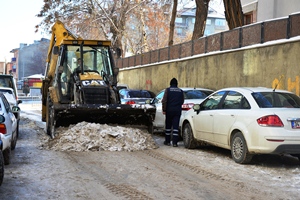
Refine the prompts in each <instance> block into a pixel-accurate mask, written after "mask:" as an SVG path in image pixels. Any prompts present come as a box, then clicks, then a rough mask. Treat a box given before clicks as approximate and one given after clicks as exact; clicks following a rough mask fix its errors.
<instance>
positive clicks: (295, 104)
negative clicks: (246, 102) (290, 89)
mask: <svg viewBox="0 0 300 200" xmlns="http://www.w3.org/2000/svg"><path fill="white" fill-rule="evenodd" d="M252 96H253V98H254V99H255V101H256V103H257V104H258V106H259V107H260V108H300V98H299V97H298V96H297V95H295V94H291V93H283V92H276V91H275V92H255V93H252Z"/></svg>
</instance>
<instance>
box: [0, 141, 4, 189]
mask: <svg viewBox="0 0 300 200" xmlns="http://www.w3.org/2000/svg"><path fill="white" fill-rule="evenodd" d="M2 146H3V142H2V140H1V138H0V186H1V185H2V182H3V178H4V158H3V154H2Z"/></svg>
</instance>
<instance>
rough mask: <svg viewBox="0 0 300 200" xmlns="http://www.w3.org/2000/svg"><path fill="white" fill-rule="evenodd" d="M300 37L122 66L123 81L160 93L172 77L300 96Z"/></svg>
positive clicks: (193, 82)
mask: <svg viewBox="0 0 300 200" xmlns="http://www.w3.org/2000/svg"><path fill="white" fill-rule="evenodd" d="M299 52H300V40H299V39H298V40H297V39H294V40H286V42H283V43H270V44H267V43H265V44H262V45H256V46H253V47H249V48H244V49H239V50H230V51H226V52H215V53H209V54H203V55H200V56H198V57H192V58H188V59H185V60H177V61H172V62H166V63H157V64H155V65H147V66H136V67H130V68H127V69H120V74H119V82H120V83H126V84H128V85H129V87H130V88H136V89H149V90H152V91H153V92H155V93H157V92H159V91H160V90H162V89H164V88H166V87H168V86H169V82H170V80H171V78H173V77H175V78H177V79H178V82H179V87H204V88H210V89H213V90H218V89H221V88H224V87H234V86H249V87H252V86H254V87H256V86H261V87H272V88H274V87H275V85H276V84H277V83H279V84H278V87H277V88H278V89H279V88H280V89H286V90H289V91H292V92H294V93H296V94H297V95H300V66H299V65H300V56H299Z"/></svg>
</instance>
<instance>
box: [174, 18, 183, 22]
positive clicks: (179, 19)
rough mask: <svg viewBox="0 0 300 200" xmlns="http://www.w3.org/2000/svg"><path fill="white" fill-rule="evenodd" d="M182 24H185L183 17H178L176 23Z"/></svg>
mask: <svg viewBox="0 0 300 200" xmlns="http://www.w3.org/2000/svg"><path fill="white" fill-rule="evenodd" d="M182 22H183V20H182V18H181V17H176V19H175V23H182Z"/></svg>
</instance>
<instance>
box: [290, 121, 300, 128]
mask: <svg viewBox="0 0 300 200" xmlns="http://www.w3.org/2000/svg"><path fill="white" fill-rule="evenodd" d="M291 122H292V128H300V122H299V121H291Z"/></svg>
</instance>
